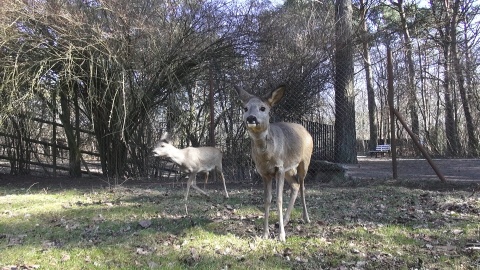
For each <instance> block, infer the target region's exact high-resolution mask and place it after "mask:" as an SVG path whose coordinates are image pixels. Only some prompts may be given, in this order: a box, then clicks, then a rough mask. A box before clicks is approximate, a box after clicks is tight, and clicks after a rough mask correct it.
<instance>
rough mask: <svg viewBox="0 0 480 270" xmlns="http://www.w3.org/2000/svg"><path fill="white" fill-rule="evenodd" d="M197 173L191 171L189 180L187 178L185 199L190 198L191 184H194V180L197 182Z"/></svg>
mask: <svg viewBox="0 0 480 270" xmlns="http://www.w3.org/2000/svg"><path fill="white" fill-rule="evenodd" d="M196 175H197V174H196V173H191V174H190V175H189V176H188V180H187V192H185V201H187V200H188V193H189V192H190V186H191V185H192V183H193V182H195V177H196Z"/></svg>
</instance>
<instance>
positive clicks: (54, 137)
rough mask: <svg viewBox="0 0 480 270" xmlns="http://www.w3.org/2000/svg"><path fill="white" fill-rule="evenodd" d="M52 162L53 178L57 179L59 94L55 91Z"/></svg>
mask: <svg viewBox="0 0 480 270" xmlns="http://www.w3.org/2000/svg"><path fill="white" fill-rule="evenodd" d="M52 104H53V106H52V107H53V109H52V114H53V119H52V142H51V143H52V162H53V177H57V92H56V91H53V95H52Z"/></svg>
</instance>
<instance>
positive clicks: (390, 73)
mask: <svg viewBox="0 0 480 270" xmlns="http://www.w3.org/2000/svg"><path fill="white" fill-rule="evenodd" d="M387 73H388V106H389V107H390V118H391V124H390V125H391V127H392V133H391V134H392V138H391V140H392V141H391V143H392V170H393V179H397V161H396V153H395V152H396V151H395V147H394V144H393V143H394V142H395V139H394V138H395V136H394V135H395V133H394V125H395V121H394V119H393V118H394V116H396V117H397V119H398V120H399V121H400V123H401V124H402V126H403V128H405V130H406V131H407V133H408V134H409V135H410V137H411V138H412V140H413V142H414V143H415V145H416V146H417V148H418V149H419V150H420V152H422V154H423V157H424V158H425V159H426V160H427V161H428V163H429V164H430V166H431V167H432V169H433V170H434V171H435V173H436V174H437V176H438V178H440V180H441V181H442V182H446V180H445V177H444V176H443V174H442V173H441V172H440V170H439V169H438V167H437V165H435V163H434V162H433V160H432V158H431V157H430V155H429V154H428V153H427V151H426V150H425V148H423V146H422V145H421V144H420V142H419V141H418V138H417V136H416V135H415V134H414V133H413V131H412V130H411V129H410V128H409V127H408V125H407V123H406V122H405V121H404V120H403V118H402V116H401V115H400V113H399V112H398V111H397V110H395V108H394V107H393V65H392V51H391V50H390V46H388V45H387ZM393 115H394V116H393Z"/></svg>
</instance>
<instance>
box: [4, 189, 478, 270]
mask: <svg viewBox="0 0 480 270" xmlns="http://www.w3.org/2000/svg"><path fill="white" fill-rule="evenodd" d="M64 181H68V180H64ZM437 184H438V183H434V185H436V186H437V187H438V185H437ZM48 185H49V184H43V185H41V184H39V185H36V186H29V187H26V186H25V187H22V184H21V183H18V184H17V185H4V186H0V209H1V210H0V254H1V256H0V267H1V269H2V270H3V269H15V267H17V269H19V268H20V269H21V268H23V269H37V268H40V269H187V268H196V269H292V268H294V269H320V268H323V269H480V250H479V249H480V217H479V216H480V198H479V195H478V193H472V192H471V190H470V189H455V190H452V189H450V190H438V189H435V190H433V189H430V188H428V187H427V188H425V187H424V186H422V188H415V187H411V186H409V187H405V186H402V185H398V184H397V183H389V182H381V183H369V184H362V185H358V183H357V185H356V186H353V185H352V186H348V185H345V184H344V183H337V184H336V185H334V184H330V185H326V184H323V185H320V184H312V183H308V187H307V196H308V197H307V204H308V207H309V212H310V218H311V220H312V222H311V223H309V224H304V223H303V222H302V221H301V220H300V218H301V209H300V208H301V207H300V205H299V202H297V206H296V209H295V210H294V212H293V213H292V220H291V222H290V223H289V224H288V226H287V227H286V232H287V241H286V243H281V242H278V241H277V240H275V239H274V236H275V235H276V233H277V229H276V228H275V225H274V224H275V222H276V219H277V214H276V213H275V212H276V209H272V215H271V217H270V224H271V225H270V226H271V227H270V229H271V232H272V238H271V239H261V238H260V236H261V235H262V231H263V191H262V190H261V187H260V185H259V186H258V189H255V188H254V189H252V188H251V186H250V187H249V188H243V187H242V186H237V187H234V186H232V185H231V186H230V187H229V193H230V196H231V198H229V199H223V198H222V195H221V192H220V190H221V189H220V188H215V187H214V186H212V185H210V186H209V187H208V189H209V191H210V193H211V195H212V196H211V198H209V199H207V198H205V197H202V196H200V195H199V194H198V193H196V192H193V193H192V196H191V197H190V198H189V201H188V204H187V205H185V203H184V201H183V194H184V193H183V192H184V190H183V188H179V187H176V188H173V187H172V186H171V185H168V186H167V185H162V184H161V183H155V182H150V183H148V184H145V183H135V181H133V182H131V183H127V184H125V185H121V186H116V187H113V188H102V187H101V186H100V185H97V186H96V187H88V188H85V187H77V186H72V187H65V184H64V185H63V187H61V188H58V187H57V188H55V187H56V185H53V186H55V187H53V186H48ZM213 190H218V191H215V192H214V191H213ZM286 196H288V195H286ZM286 201H288V200H286ZM273 206H275V204H273ZM186 208H187V209H186ZM186 210H188V214H187V212H186Z"/></svg>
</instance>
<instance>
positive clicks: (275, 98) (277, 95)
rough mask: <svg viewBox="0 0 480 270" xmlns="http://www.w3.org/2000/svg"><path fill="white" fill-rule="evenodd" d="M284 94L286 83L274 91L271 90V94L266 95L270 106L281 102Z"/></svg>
mask: <svg viewBox="0 0 480 270" xmlns="http://www.w3.org/2000/svg"><path fill="white" fill-rule="evenodd" d="M284 94H285V85H281V86H279V87H277V88H276V89H275V90H273V91H272V92H270V94H269V95H267V96H266V97H265V100H266V101H267V102H268V104H269V105H270V107H273V106H274V105H275V104H277V103H278V102H280V100H281V99H282V98H283V95H284Z"/></svg>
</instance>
